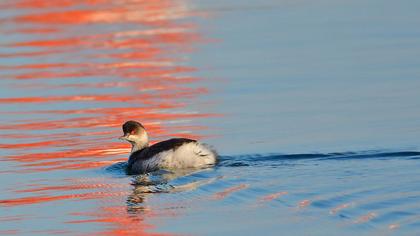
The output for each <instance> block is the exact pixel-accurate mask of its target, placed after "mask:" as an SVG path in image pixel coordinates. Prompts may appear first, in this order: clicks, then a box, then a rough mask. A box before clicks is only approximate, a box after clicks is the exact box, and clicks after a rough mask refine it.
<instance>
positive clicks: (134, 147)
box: [131, 131, 149, 153]
mask: <svg viewBox="0 0 420 236" xmlns="http://www.w3.org/2000/svg"><path fill="white" fill-rule="evenodd" d="M148 146H149V136H148V135H147V133H146V131H144V132H142V133H141V134H140V135H139V136H138V137H137V138H136V139H135V140H134V142H131V153H133V152H136V151H139V150H141V149H143V148H146V147H148Z"/></svg>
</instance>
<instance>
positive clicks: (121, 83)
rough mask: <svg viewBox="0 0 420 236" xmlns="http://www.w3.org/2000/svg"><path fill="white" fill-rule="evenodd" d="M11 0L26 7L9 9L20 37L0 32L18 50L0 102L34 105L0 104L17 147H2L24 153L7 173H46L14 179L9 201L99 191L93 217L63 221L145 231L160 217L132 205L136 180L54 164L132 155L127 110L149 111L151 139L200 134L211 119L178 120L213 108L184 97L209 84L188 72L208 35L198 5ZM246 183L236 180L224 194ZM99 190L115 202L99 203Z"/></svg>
mask: <svg viewBox="0 0 420 236" xmlns="http://www.w3.org/2000/svg"><path fill="white" fill-rule="evenodd" d="M10 9H13V12H17V13H16V14H15V15H13V16H11V17H9V18H8V19H2V20H1V21H2V24H5V25H6V26H8V27H5V29H4V30H2V29H0V32H1V33H3V34H6V33H7V34H15V35H16V37H12V38H13V40H9V41H7V40H8V39H6V40H5V41H4V42H2V46H3V47H6V48H7V49H8V50H7V51H5V52H3V51H2V52H1V53H0V57H3V58H11V59H15V58H18V59H19V60H11V63H9V64H7V65H2V66H0V72H2V77H3V78H4V79H5V80H7V81H10V85H9V84H8V85H7V86H10V87H8V89H10V90H11V93H7V96H2V97H1V98H0V103H1V104H4V105H6V104H7V106H5V107H12V106H19V107H24V108H25V109H13V110H1V111H0V113H1V114H2V116H4V117H6V118H4V119H5V120H6V121H8V122H2V124H0V130H2V131H5V133H2V134H0V148H2V149H6V150H7V151H8V152H7V153H8V154H7V155H5V156H4V157H3V159H4V160H8V161H10V162H12V163H14V164H17V165H18V166H13V168H11V169H10V170H7V171H5V172H1V173H0V174H10V173H11V172H16V173H19V175H22V176H24V175H25V174H28V173H32V172H38V173H37V175H38V174H39V175H41V176H43V178H44V179H45V180H44V181H45V182H46V183H45V184H29V185H20V186H13V187H12V188H11V189H9V190H8V191H12V192H13V196H14V197H13V198H9V199H0V206H7V207H23V206H25V205H32V204H43V203H47V202H54V201H63V204H66V203H68V201H84V200H99V199H100V200H101V201H92V202H90V203H89V204H90V206H91V207H90V208H89V209H86V210H85V211H83V209H82V212H80V215H84V216H89V219H69V220H67V221H66V224H80V225H83V224H92V223H94V222H101V223H104V224H105V225H106V227H104V228H106V230H104V231H103V232H96V233H95V234H100V235H102V234H104V235H139V234H146V233H145V231H146V230H148V229H150V228H151V227H152V226H149V225H146V224H145V223H144V220H146V219H147V218H150V217H154V214H153V210H152V209H149V210H145V209H146V208H144V211H143V212H142V213H141V217H140V216H139V215H140V214H137V215H136V214H134V215H133V213H131V214H129V213H128V212H127V205H126V203H125V198H126V197H127V196H128V195H129V194H130V193H131V192H130V191H128V189H127V187H125V188H124V186H129V183H124V185H123V186H119V184H116V183H104V181H109V180H110V179H109V178H108V179H98V180H95V181H93V182H91V183H78V182H77V181H76V180H73V181H70V182H69V181H68V180H64V179H61V180H60V179H57V178H58V177H57V176H61V175H60V174H63V173H65V174H70V175H82V176H79V177H80V179H83V178H84V177H83V175H84V173H85V172H82V171H76V170H86V169H92V168H93V169H98V168H99V167H103V166H109V165H111V164H112V163H115V162H118V161H123V160H126V159H127V154H128V152H129V147H128V145H127V144H125V143H120V142H117V141H116V137H118V136H119V135H120V132H121V130H120V129H121V128H120V126H121V124H122V123H123V122H125V121H126V120H129V119H136V120H139V121H141V122H142V123H144V124H145V126H146V128H147V130H148V132H149V133H150V136H151V138H152V139H153V141H157V140H161V139H166V138H169V137H171V136H183V137H188V138H197V139H200V138H202V137H203V136H202V135H200V134H196V133H195V132H197V131H200V130H202V129H205V127H200V126H196V125H191V124H189V123H188V122H187V123H180V124H172V125H169V124H171V123H174V122H175V123H176V122H179V121H189V120H194V119H197V118H203V117H211V116H214V114H205V113H193V112H188V109H187V108H188V107H187V104H188V103H186V101H188V100H193V99H195V98H196V97H198V96H200V95H202V94H206V93H208V91H207V89H206V88H203V87H195V86H191V85H192V84H193V83H194V82H197V81H198V80H200V78H198V77H194V76H193V75H191V73H193V72H195V71H196V70H197V69H196V68H194V67H190V66H186V65H185V64H186V63H185V61H184V60H185V59H184V58H185V54H187V53H190V52H191V50H192V45H193V44H196V43H198V42H203V40H202V38H201V36H200V35H199V34H197V33H196V32H197V31H196V25H194V24H192V23H185V21H186V20H185V19H187V17H189V16H191V15H196V14H195V13H192V12H191V11H189V9H188V5H187V4H186V3H185V2H182V1H175V0H154V1H144V0H122V1H111V0H88V1H86V0H83V1H82V0H71V1H69V0H62V1H43V0H20V1H10V2H7V3H0V13H1V11H7V10H10ZM178 19H183V22H178V21H177V20H178ZM104 25H107V27H104ZM116 26H118V27H116ZM10 94H13V96H12V95H10ZM39 94H41V95H39ZM5 109H7V108H5ZM53 171H54V172H53ZM57 173H59V174H57ZM81 173H82V174H81ZM31 182H35V180H31ZM246 187H247V186H246V185H240V186H239V187H238V186H237V187H236V188H233V189H227V190H226V191H225V192H223V193H220V194H219V195H218V196H220V197H221V198H223V197H225V196H227V195H229V194H230V193H232V192H234V191H238V190H240V189H242V188H246ZM102 201H105V202H106V201H108V202H107V205H109V206H112V207H101V206H98V207H94V206H95V203H96V204H99V202H102ZM47 210H48V209H47ZM92 211H93V212H94V213H92ZM69 215H70V214H69ZM22 218H25V217H24V216H23V217H22ZM31 232H38V233H40V232H45V233H51V232H58V231H54V230H53V229H51V230H44V231H31ZM12 233H13V232H12V231H10V234H12ZM16 233H18V232H17V231H16ZM62 233H69V232H66V231H62ZM72 233H75V232H72ZM147 234H149V233H147Z"/></svg>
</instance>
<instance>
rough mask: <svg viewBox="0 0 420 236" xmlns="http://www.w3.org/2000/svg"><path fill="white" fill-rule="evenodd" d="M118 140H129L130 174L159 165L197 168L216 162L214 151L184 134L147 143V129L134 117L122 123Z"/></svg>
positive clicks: (163, 167)
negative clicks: (182, 136)
mask: <svg viewBox="0 0 420 236" xmlns="http://www.w3.org/2000/svg"><path fill="white" fill-rule="evenodd" d="M122 129H123V132H124V135H123V136H122V137H120V139H121V140H126V141H128V142H129V143H131V146H132V147H131V154H130V157H129V159H128V167H127V170H128V172H129V173H131V174H139V173H146V172H151V171H155V170H159V169H177V168H198V167H205V166H209V165H213V164H215V163H216V158H217V154H216V152H215V151H214V150H212V149H211V148H210V147H208V146H207V145H205V144H202V143H199V142H197V141H196V140H192V139H187V138H173V139H169V140H166V141H162V142H159V143H156V144H154V145H152V146H149V137H148V135H147V133H146V129H145V128H144V127H143V125H141V124H140V123H139V122H137V121H127V122H125V123H124V124H123V126H122Z"/></svg>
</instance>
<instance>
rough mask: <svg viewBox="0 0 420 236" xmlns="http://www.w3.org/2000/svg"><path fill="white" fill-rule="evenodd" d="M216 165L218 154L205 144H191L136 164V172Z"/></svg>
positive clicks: (134, 167) (134, 166) (134, 168)
mask: <svg viewBox="0 0 420 236" xmlns="http://www.w3.org/2000/svg"><path fill="white" fill-rule="evenodd" d="M215 163H216V153H215V152H214V151H212V150H211V149H210V148H209V147H207V146H206V145H204V144H200V143H196V142H191V143H186V144H183V145H181V146H180V147H178V148H177V149H175V150H169V151H164V152H160V153H158V154H156V155H155V156H153V157H151V158H149V159H147V160H144V161H137V162H136V163H134V165H133V167H132V169H133V170H134V171H145V170H155V169H161V168H163V169H179V168H198V167H204V166H207V165H212V164H215Z"/></svg>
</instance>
